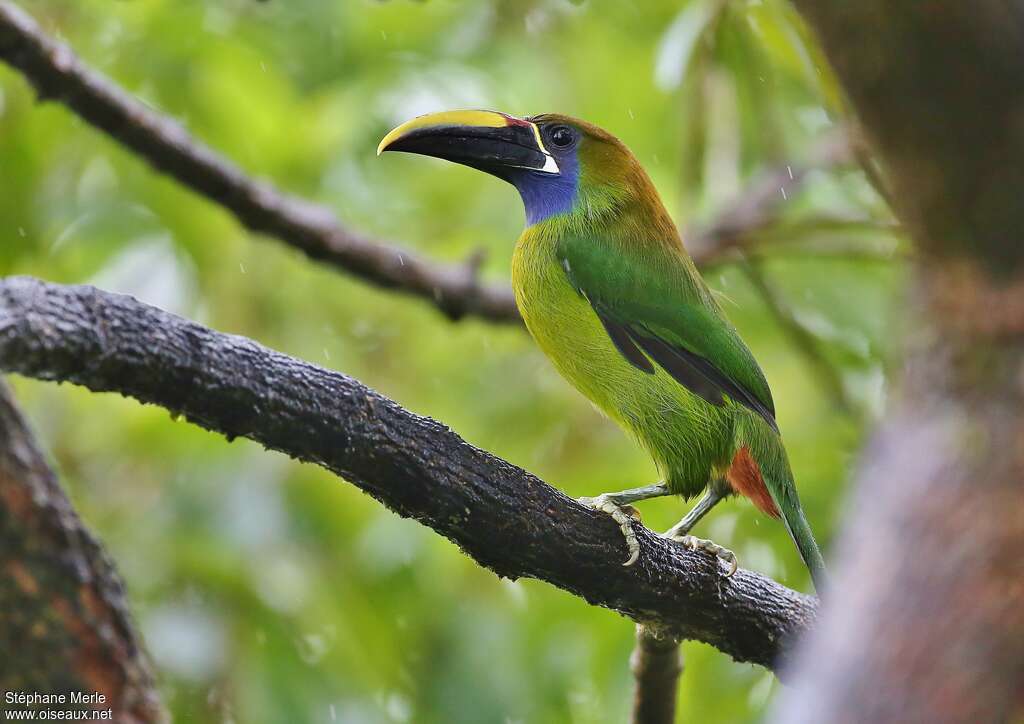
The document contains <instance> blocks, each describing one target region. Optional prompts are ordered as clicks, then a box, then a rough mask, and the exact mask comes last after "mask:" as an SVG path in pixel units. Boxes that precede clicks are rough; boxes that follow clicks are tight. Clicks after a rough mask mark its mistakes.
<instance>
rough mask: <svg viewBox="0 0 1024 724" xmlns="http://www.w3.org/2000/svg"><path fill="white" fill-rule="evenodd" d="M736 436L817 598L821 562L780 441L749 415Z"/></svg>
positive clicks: (823, 578)
mask: <svg viewBox="0 0 1024 724" xmlns="http://www.w3.org/2000/svg"><path fill="white" fill-rule="evenodd" d="M739 432H740V440H742V443H741V444H743V445H746V446H747V447H749V448H750V452H751V453H752V454H753V458H754V460H755V461H756V462H757V465H758V467H759V472H760V473H761V477H762V479H763V481H764V487H765V488H767V489H768V493H769V495H770V496H771V498H772V502H774V503H775V508H776V509H777V510H778V512H779V514H780V517H781V518H782V520H783V522H784V523H785V525H786V530H788V531H789V535H790V537H792V539H793V542H794V543H796V548H797V550H798V551H799V552H800V557H801V558H803V561H804V565H806V566H807V570H809V571H810V572H811V580H812V581H814V588H815V590H816V591H817V592H818V594H819V595H821V593H822V591H823V590H824V589H825V588H826V586H827V583H828V581H827V575H826V572H825V561H824V559H823V558H822V557H821V551H820V550H819V549H818V544H817V542H816V541H815V540H814V534H813V533H812V532H811V526H810V524H809V523H808V522H807V518H806V517H805V516H804V511H803V509H802V508H801V507H800V498H799V496H798V495H797V493H796V482H795V481H794V480H793V471H792V470H791V469H790V467H789V458H788V457H787V456H786V449H785V447H783V445H782V439H781V438H780V437H779V436H778V433H777V432H775V431H774V430H773V429H771V428H770V427H769V426H768V425H767V423H765V422H764V420H762V419H760V418H759V417H757V416H755V415H753V414H750V415H747V416H745V418H741V420H740V430H739ZM769 507H770V506H769Z"/></svg>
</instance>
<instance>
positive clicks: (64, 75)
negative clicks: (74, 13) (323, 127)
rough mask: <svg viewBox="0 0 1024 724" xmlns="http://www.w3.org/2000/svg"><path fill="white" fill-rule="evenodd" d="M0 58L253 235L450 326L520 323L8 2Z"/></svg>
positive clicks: (501, 291)
mask: <svg viewBox="0 0 1024 724" xmlns="http://www.w3.org/2000/svg"><path fill="white" fill-rule="evenodd" d="M0 58H2V59H3V60H4V61H5V62H7V63H8V64H10V65H11V66H12V67H14V68H16V69H18V70H19V71H21V73H22V74H24V76H25V77H26V78H27V79H28V80H29V82H30V83H31V84H32V85H33V86H34V87H35V89H36V91H37V92H38V94H39V96H40V98H44V99H46V98H52V99H54V100H57V101H60V102H61V103H63V104H64V105H66V106H68V107H69V108H70V109H72V110H73V111H74V112H75V113H77V114H78V115H79V116H81V117H82V118H83V119H84V120H85V121H87V122H88V123H91V124H92V125H93V126H95V127H97V128H99V129H100V130H102V131H104V132H105V133H107V134H108V135H109V136H110V137H111V138H113V139H114V140H116V141H117V142H118V143H121V144H122V145H124V146H127V147H128V148H130V149H131V150H133V151H135V152H136V153H137V154H138V155H140V156H142V157H143V158H145V159H146V160H147V161H149V162H150V163H151V164H152V165H153V166H154V167H155V168H157V169H159V170H160V171H163V172H164V173H166V174H168V175H169V176H172V177H173V178H175V179H177V180H178V181H179V182H181V183H182V184H184V185H185V186H187V187H189V188H191V189H192V190H194V191H195V192H196V193H199V194H201V195H203V196H205V197H207V198H208V199H210V200H211V201H214V202H216V203H218V204H220V205H221V206H223V207H224V208H225V209H227V210H228V211H230V212H231V213H232V214H234V216H235V217H236V218H237V219H238V220H239V222H241V223H242V224H243V225H245V226H246V227H247V228H249V229H251V230H253V231H256V232H260V233H264V234H269V235H271V236H275V237H277V238H278V239H280V240H282V241H284V242H286V243H288V244H291V245H292V246H295V247H297V248H299V249H301V250H302V251H303V252H305V253H306V254H307V255H308V256H309V257H310V258H312V259H315V260H317V261H322V262H325V263H327V264H331V265H332V266H334V267H336V268H338V269H340V270H342V271H345V272H348V273H349V274H352V275H354V276H357V277H359V278H361V279H363V280H365V281H368V282H370V283H371V284H375V285H377V286H380V287H384V288H386V289H394V290H396V291H401V292H405V293H407V294H412V295H414V296H417V297H421V298H423V299H426V300H428V301H430V302H431V303H433V304H435V305H436V306H437V307H438V308H439V309H440V310H441V311H442V312H444V313H445V314H446V315H447V316H448V317H450V318H452V319H458V318H460V317H463V316H465V315H474V316H478V317H482V318H484V319H487V320H490V321H492V322H518V321H519V312H518V310H517V309H516V305H515V300H514V299H513V298H512V292H511V290H510V289H508V288H507V287H492V286H487V285H483V284H481V283H480V281H479V279H478V273H477V272H478V267H479V263H477V261H475V260H472V259H471V260H470V261H468V262H467V263H466V264H464V265H461V266H459V265H454V266H453V265H444V264H439V263H437V262H433V261H430V260H428V259H426V258H424V257H422V256H420V255H418V254H416V253H415V252H413V251H410V250H409V249H404V248H401V247H398V246H395V245H393V244H389V243H385V242H380V241H375V240H372V239H370V238H368V237H366V236H363V235H362V234H359V233H357V232H355V231H353V230H352V229H349V228H347V227H345V226H343V225H342V224H341V223H339V221H338V220H337V218H335V216H334V214H333V212H331V211H330V210H329V209H327V208H325V207H323V206H318V205H315V204H312V203H310V202H308V201H304V200H302V199H298V198H295V197H292V196H288V195H287V194H284V193H282V192H281V191H279V190H278V189H276V188H274V186H272V185H271V184H270V183H269V182H266V181H256V180H254V179H252V178H250V177H248V176H246V175H245V174H244V173H243V172H242V171H241V170H239V169H238V167H236V166H235V165H234V164H233V163H231V162H230V161H228V160H227V159H226V158H224V157H223V156H221V155H220V154H218V153H217V152H216V151H214V150H213V149H211V148H209V147H208V146H205V145H203V144H202V143H200V142H199V141H197V140H196V139H194V138H191V137H190V136H189V135H188V133H186V131H185V130H184V129H183V128H182V127H181V126H180V125H179V124H178V123H176V122H175V121H173V120H172V119H170V118H168V117H166V116H163V115H161V114H159V113H157V112H155V111H153V110H152V109H150V108H149V107H147V106H146V105H144V104H143V103H141V102H140V101H138V100H137V99H135V98H134V97H132V96H131V95H130V94H129V93H127V92H126V91H125V90H123V89H122V88H120V87H118V86H117V85H116V84H114V83H113V82H111V81H110V80H109V79H107V78H105V77H103V76H102V75H100V74H99V73H97V72H96V71H94V70H91V69H90V68H88V67H87V66H86V65H85V64H84V63H82V61H81V60H79V59H78V57H77V56H76V55H75V54H74V52H73V51H72V50H71V48H69V47H68V46H67V45H65V44H63V43H60V42H58V41H56V40H54V39H52V38H50V37H48V36H47V35H46V34H45V33H44V32H43V31H42V30H41V29H40V27H39V25H38V24H37V23H36V22H35V20H33V19H32V18H31V17H30V16H29V15H28V14H26V13H25V12H24V11H22V10H21V9H20V8H18V7H17V6H16V5H14V4H13V3H10V2H0Z"/></svg>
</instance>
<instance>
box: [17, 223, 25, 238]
mask: <svg viewBox="0 0 1024 724" xmlns="http://www.w3.org/2000/svg"><path fill="white" fill-rule="evenodd" d="M18 236H20V237H21V238H22V239H24V238H25V227H24V226H19V227H18Z"/></svg>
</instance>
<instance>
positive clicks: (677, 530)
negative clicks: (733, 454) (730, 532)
mask: <svg viewBox="0 0 1024 724" xmlns="http://www.w3.org/2000/svg"><path fill="white" fill-rule="evenodd" d="M727 495H729V488H728V487H726V486H725V485H722V484H712V485H711V487H710V488H708V491H707V492H706V493H704V497H702V498H701V499H700V500H698V501H697V504H696V505H695V506H693V508H692V509H691V510H690V512H689V513H687V514H686V515H685V516H683V519H682V520H681V521H679V522H678V523H676V524H675V525H674V526H672V527H671V528H669V529H668V530H667V531H665V532H664V533H663V534H662V535H663V536H664V537H665V538H668V539H669V540H674V541H678V542H679V543H682V544H683V546H685V547H686V548H689V549H690V550H691V551H695V550H698V549H700V550H704V551H707V552H708V553H710V554H711V555H713V556H716V557H718V558H721V559H722V560H723V561H724V562H725V564H726V565H727V566H729V572H728V573H726V574H725V575H726V578H728V577H729V576H731V575H732V574H733V573H735V572H736V568H737V566H739V562H738V561H737V560H736V554H735V553H733V552H732V551H731V550H729V549H728V548H723V547H722V546H720V545H718V544H717V543H715V542H713V541H710V540H707V539H706V538H697V537H695V536H692V535H690V529H691V528H693V526H695V525H697V521H699V520H700V519H701V518H703V517H704V516H705V515H707V513H708V511H710V510H711V509H712V508H714V507H715V506H716V505H717V504H718V502H719V501H721V500H722V499H724V498H725V497H726V496H727Z"/></svg>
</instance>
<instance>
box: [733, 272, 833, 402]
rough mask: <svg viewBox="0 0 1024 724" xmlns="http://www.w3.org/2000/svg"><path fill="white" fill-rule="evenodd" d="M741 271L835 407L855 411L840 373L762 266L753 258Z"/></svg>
mask: <svg viewBox="0 0 1024 724" xmlns="http://www.w3.org/2000/svg"><path fill="white" fill-rule="evenodd" d="M740 268H741V269H742V270H743V273H744V274H745V275H746V276H747V279H749V280H750V283H751V284H752V285H753V287H754V290H755V291H756V292H757V293H758V294H759V295H760V296H761V299H762V300H764V303H765V306H766V307H767V308H768V311H769V313H770V314H771V315H772V316H773V317H774V318H775V321H776V322H777V323H778V324H779V326H780V327H781V328H782V330H783V331H784V332H785V333H786V335H787V336H789V338H790V340H791V341H792V342H793V346H794V347H796V349H797V351H798V352H800V354H801V355H803V357H804V359H805V360H806V362H807V365H808V367H810V369H811V372H813V373H814V375H815V376H816V377H817V378H818V381H819V382H820V383H821V386H822V387H823V388H824V390H825V392H826V393H827V394H828V396H829V397H830V398H831V399H832V402H833V404H835V405H836V407H838V408H839V409H840V410H843V411H846V412H848V411H850V410H852V409H853V405H852V404H851V403H850V399H849V397H848V396H847V394H846V388H845V386H844V385H843V378H842V376H841V373H840V372H839V370H838V369H836V366H835V365H833V364H832V362H831V361H830V360H829V359H828V357H826V356H825V354H824V353H823V352H822V350H821V347H820V346H819V344H818V340H817V339H815V337H814V335H813V334H812V333H811V331H810V330H808V329H807V327H805V326H804V324H803V322H801V321H800V320H799V319H797V317H796V314H794V313H793V310H792V309H791V308H790V306H789V304H788V303H787V302H786V300H785V299H784V298H783V295H782V293H781V292H779V290H778V289H776V288H775V286H774V285H772V283H771V282H769V281H768V279H767V278H766V277H765V275H764V273H763V272H762V270H761V266H760V264H759V263H758V262H757V261H756V260H753V259H750V260H748V261H747V262H746V263H745V264H743V265H742V266H741V267H740Z"/></svg>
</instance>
